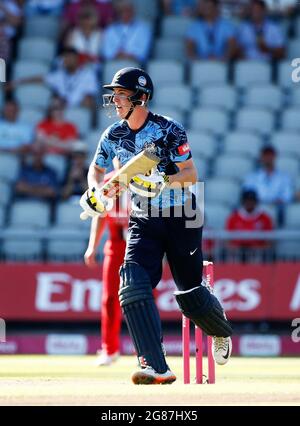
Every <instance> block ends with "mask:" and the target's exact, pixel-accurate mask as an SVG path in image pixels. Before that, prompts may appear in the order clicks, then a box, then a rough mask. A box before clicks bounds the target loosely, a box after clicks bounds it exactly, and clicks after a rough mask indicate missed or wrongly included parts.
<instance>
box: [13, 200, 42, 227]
mask: <svg viewBox="0 0 300 426" xmlns="http://www.w3.org/2000/svg"><path fill="white" fill-rule="evenodd" d="M9 222H10V225H11V226H21V227H22V226H28V227H32V228H46V227H47V226H49V223H50V207H49V205H48V204H47V203H46V202H43V201H33V200H26V201H16V202H15V203H14V204H13V206H12V209H11V214H10V218H9Z"/></svg>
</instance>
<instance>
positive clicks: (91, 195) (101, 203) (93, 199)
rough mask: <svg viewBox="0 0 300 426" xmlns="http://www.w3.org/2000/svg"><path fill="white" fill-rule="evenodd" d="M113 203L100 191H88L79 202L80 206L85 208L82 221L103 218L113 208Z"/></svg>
mask: <svg viewBox="0 0 300 426" xmlns="http://www.w3.org/2000/svg"><path fill="white" fill-rule="evenodd" d="M112 203H113V200H111V199H108V198H107V197H105V196H104V195H103V193H102V192H101V191H100V190H99V189H97V188H92V189H88V190H87V191H85V193H84V194H83V195H82V196H81V198H80V201H79V204H80V206H81V207H82V208H83V212H82V213H81V215H80V219H82V220H86V219H88V218H89V217H91V218H93V217H95V216H99V215H100V216H102V215H104V214H105V212H106V211H107V210H110V209H111V208H112V205H111V204H112Z"/></svg>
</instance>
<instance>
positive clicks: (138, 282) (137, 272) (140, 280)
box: [119, 262, 153, 307]
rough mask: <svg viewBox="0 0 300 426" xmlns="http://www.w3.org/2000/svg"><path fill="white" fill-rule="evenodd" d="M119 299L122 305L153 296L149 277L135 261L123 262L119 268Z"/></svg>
mask: <svg viewBox="0 0 300 426" xmlns="http://www.w3.org/2000/svg"><path fill="white" fill-rule="evenodd" d="M120 278H121V282H120V290H119V301H120V305H121V306H122V307H124V306H126V305H128V304H131V303H135V302H140V301H143V300H147V299H150V298H153V294H152V287H151V281H150V277H149V275H148V273H147V271H146V270H145V269H144V268H143V267H142V266H140V265H139V264H138V263H136V262H124V263H123V265H122V266H121V268H120Z"/></svg>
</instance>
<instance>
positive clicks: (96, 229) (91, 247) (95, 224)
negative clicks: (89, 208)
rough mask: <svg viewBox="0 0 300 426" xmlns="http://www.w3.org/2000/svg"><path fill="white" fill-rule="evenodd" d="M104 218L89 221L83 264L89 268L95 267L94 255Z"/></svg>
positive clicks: (98, 217)
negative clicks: (88, 236) (89, 227)
mask: <svg viewBox="0 0 300 426" xmlns="http://www.w3.org/2000/svg"><path fill="white" fill-rule="evenodd" d="M105 224H106V218H105V217H103V216H100V215H99V216H95V217H93V218H92V221H91V229H90V238H89V244H88V247H87V250H86V252H85V254H84V262H85V264H86V265H87V266H88V267H89V268H93V267H94V266H96V253H97V248H98V246H99V243H100V241H101V238H102V235H103V231H104V229H105Z"/></svg>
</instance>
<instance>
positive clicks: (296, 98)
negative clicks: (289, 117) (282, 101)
mask: <svg viewBox="0 0 300 426" xmlns="http://www.w3.org/2000/svg"><path fill="white" fill-rule="evenodd" d="M290 105H291V106H292V107H297V108H300V87H299V86H298V87H295V88H294V89H293V90H291V92H290Z"/></svg>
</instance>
